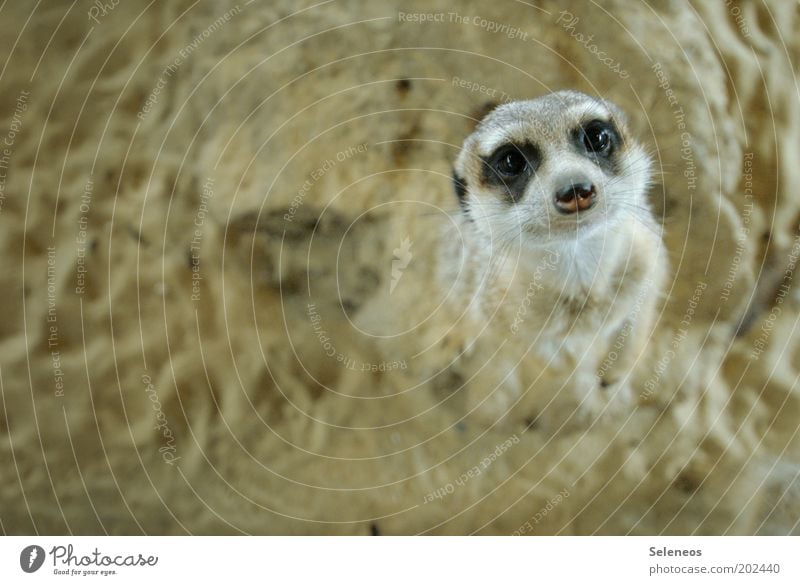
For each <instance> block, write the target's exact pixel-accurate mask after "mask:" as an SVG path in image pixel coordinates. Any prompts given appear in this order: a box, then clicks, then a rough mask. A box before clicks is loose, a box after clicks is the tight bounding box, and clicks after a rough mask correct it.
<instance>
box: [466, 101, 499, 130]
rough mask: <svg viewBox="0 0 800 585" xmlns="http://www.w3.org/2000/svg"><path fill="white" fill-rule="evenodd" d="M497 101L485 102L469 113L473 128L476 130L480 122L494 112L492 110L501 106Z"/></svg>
mask: <svg viewBox="0 0 800 585" xmlns="http://www.w3.org/2000/svg"><path fill="white" fill-rule="evenodd" d="M499 105H500V104H498V103H497V102H492V101H489V102H484V103H483V104H481V105H480V106H478V107H477V108H475V109H474V110H472V112H470V114H469V118H470V120H471V121H472V129H473V130H474V129H475V128H476V127H477V126H478V124H480V123H481V122H482V121H483V119H484V118H485V117H486V116H488V115H489V114H491V113H492V111H493V110H494V109H495V108H497V106H499Z"/></svg>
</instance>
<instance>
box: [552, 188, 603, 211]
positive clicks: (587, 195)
mask: <svg viewBox="0 0 800 585" xmlns="http://www.w3.org/2000/svg"><path fill="white" fill-rule="evenodd" d="M596 196H597V190H596V189H595V188H594V185H593V184H592V183H589V182H581V183H570V184H569V185H567V186H566V187H564V188H563V189H559V190H558V191H556V196H555V204H556V209H558V210H559V211H560V212H561V213H575V212H576V211H584V210H586V209H589V208H590V207H592V205H594V203H595V198H596Z"/></svg>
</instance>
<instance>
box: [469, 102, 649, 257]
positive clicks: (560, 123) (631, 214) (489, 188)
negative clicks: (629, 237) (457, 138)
mask: <svg viewBox="0 0 800 585" xmlns="http://www.w3.org/2000/svg"><path fill="white" fill-rule="evenodd" d="M650 164H651V163H650V158H649V157H648V155H647V154H646V152H645V151H644V149H643V148H642V146H640V145H639V143H638V142H636V141H635V140H634V139H633V137H632V136H631V135H630V134H629V131H628V128H627V125H626V123H625V117H624V115H623V113H622V112H621V111H620V109H619V108H617V107H616V106H614V105H613V104H611V103H609V102H606V101H603V100H600V99H597V98H593V97H590V96H588V95H585V94H582V93H579V92H576V91H559V92H556V93H552V94H549V95H546V96H544V97H540V98H538V99H534V100H530V101H520V102H512V103H507V104H504V105H501V106H499V107H497V108H496V109H494V110H493V111H491V112H490V113H489V114H488V115H487V116H486V117H485V118H484V119H483V120H482V121H481V122H480V123H479V124H478V126H477V128H476V129H475V131H474V132H473V133H472V134H471V135H470V136H468V137H467V139H466V140H465V141H464V145H463V147H462V150H461V152H460V154H459V156H458V158H457V160H456V164H455V168H454V173H453V182H454V185H455V190H456V195H457V196H458V198H459V203H460V204H461V207H462V209H463V211H464V213H466V214H467V215H468V217H469V218H470V219H471V220H472V221H473V222H474V223H475V225H476V226H477V227H478V229H479V230H480V231H481V233H484V234H486V235H487V236H489V237H492V238H500V239H501V240H504V239H508V238H509V237H514V238H522V241H524V242H527V243H531V244H533V245H536V244H546V243H548V242H553V241H559V240H562V241H563V240H568V239H572V240H574V239H576V238H581V237H582V236H583V235H586V234H588V233H591V232H593V231H594V230H595V229H597V228H598V227H600V226H602V225H608V224H611V223H615V222H618V221H621V220H622V221H624V220H625V219H626V218H630V219H634V220H635V219H636V215H637V213H638V214H640V213H641V212H642V211H643V210H646V203H645V194H646V191H647V188H648V186H649V183H650V178H651V174H650Z"/></svg>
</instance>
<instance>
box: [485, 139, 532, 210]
mask: <svg viewBox="0 0 800 585" xmlns="http://www.w3.org/2000/svg"><path fill="white" fill-rule="evenodd" d="M482 158H483V165H482V167H483V172H482V178H483V182H484V183H485V184H486V185H490V186H493V187H500V188H501V189H502V190H503V192H504V193H505V195H506V196H507V197H508V199H509V200H510V201H511V202H515V201H519V200H520V199H521V198H522V196H523V194H524V193H525V186H526V185H527V184H528V181H529V180H530V178H531V176H532V175H533V173H534V172H536V169H537V168H538V167H539V164H540V162H541V157H540V154H539V149H538V148H536V147H535V146H534V145H532V144H529V143H526V144H504V145H503V146H500V147H499V148H497V149H496V150H495V151H494V152H493V153H492V154H490V155H489V156H487V157H482Z"/></svg>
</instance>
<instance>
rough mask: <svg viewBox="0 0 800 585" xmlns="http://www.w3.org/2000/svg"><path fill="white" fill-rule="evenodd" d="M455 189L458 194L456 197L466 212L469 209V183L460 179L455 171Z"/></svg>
mask: <svg viewBox="0 0 800 585" xmlns="http://www.w3.org/2000/svg"><path fill="white" fill-rule="evenodd" d="M453 189H454V190H455V192H456V197H457V198H458V204H459V205H460V206H461V209H463V210H464V211H466V209H467V182H466V181H465V180H464V179H462V178H461V177H459V176H458V175H457V174H456V172H455V171H453Z"/></svg>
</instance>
